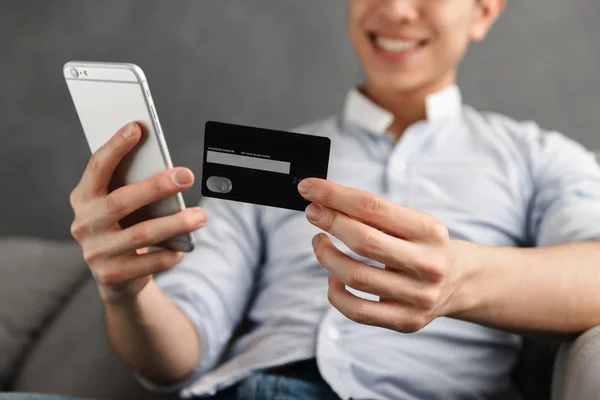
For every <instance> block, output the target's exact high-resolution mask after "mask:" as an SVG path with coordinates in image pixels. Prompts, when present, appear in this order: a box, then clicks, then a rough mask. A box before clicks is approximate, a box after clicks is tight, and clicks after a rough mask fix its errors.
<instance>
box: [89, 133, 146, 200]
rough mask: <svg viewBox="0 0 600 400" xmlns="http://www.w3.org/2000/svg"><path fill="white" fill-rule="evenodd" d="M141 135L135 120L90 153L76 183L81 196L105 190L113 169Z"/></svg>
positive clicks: (90, 195)
mask: <svg viewBox="0 0 600 400" xmlns="http://www.w3.org/2000/svg"><path fill="white" fill-rule="evenodd" d="M141 135H142V129H141V127H140V126H139V125H138V124H137V123H135V122H132V123H129V124H127V125H125V126H123V127H122V128H121V129H119V131H117V133H115V134H114V135H113V137H112V138H111V139H110V140H109V141H108V142H107V143H105V144H104V145H103V146H102V147H100V148H99V149H98V150H96V152H94V154H92V156H91V157H90V160H89V162H88V165H87V167H86V169H85V171H84V173H83V176H82V178H81V181H80V183H79V185H78V188H79V190H80V192H79V195H80V196H81V197H82V198H89V197H92V196H94V195H96V194H98V193H103V192H105V191H106V190H107V188H108V185H109V183H110V180H111V178H112V176H113V173H114V172H115V169H116V168H117V166H118V165H119V163H120V162H121V160H122V159H123V157H125V155H126V154H127V153H129V152H130V151H131V150H132V149H133V148H134V147H135V145H136V144H137V143H138V141H139V140H140V138H141Z"/></svg>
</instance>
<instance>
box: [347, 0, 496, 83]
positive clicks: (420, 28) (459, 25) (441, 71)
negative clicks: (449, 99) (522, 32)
mask: <svg viewBox="0 0 600 400" xmlns="http://www.w3.org/2000/svg"><path fill="white" fill-rule="evenodd" d="M503 1H504V0H350V14H349V34H350V39H351V41H352V44H353V46H354V49H355V51H356V53H357V55H358V57H359V59H360V60H361V62H362V64H363V67H364V69H365V71H366V73H367V78H368V82H369V85H372V86H376V87H379V88H380V89H385V90H394V91H411V90H416V89H419V88H422V87H426V86H431V85H436V84H440V83H441V84H444V83H447V82H445V81H448V80H452V79H454V75H455V71H456V68H457V66H458V64H459V63H460V61H461V60H462V58H463V56H464V54H465V52H466V50H467V47H468V45H469V42H470V41H478V40H482V39H483V38H484V37H485V35H486V33H487V31H488V29H489V27H490V26H491V25H492V23H493V21H494V20H495V18H496V17H497V14H498V12H499V11H500V9H501V5H503ZM490 7H491V9H490Z"/></svg>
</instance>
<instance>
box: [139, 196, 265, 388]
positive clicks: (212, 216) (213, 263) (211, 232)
mask: <svg viewBox="0 0 600 400" xmlns="http://www.w3.org/2000/svg"><path fill="white" fill-rule="evenodd" d="M201 206H202V207H203V208H204V209H205V210H206V211H207V213H208V222H207V224H206V226H205V227H204V228H202V229H199V230H198V231H196V232H194V236H195V239H196V247H195V249H194V250H193V251H192V252H190V253H188V254H186V255H185V257H184V259H183V260H182V261H181V262H180V263H179V264H178V265H176V266H175V267H174V268H172V269H171V270H169V271H167V272H164V273H162V274H160V275H158V276H157V277H156V278H155V281H156V284H157V285H158V287H159V288H160V289H161V290H162V291H163V292H164V293H165V294H166V295H167V296H168V297H169V298H170V299H171V300H172V301H173V302H174V303H175V304H176V305H177V306H178V307H179V308H181V310H183V312H184V313H185V314H186V315H187V317H188V318H189V319H190V320H191V321H192V323H193V324H194V326H195V327H196V329H197V331H198V334H199V336H200V340H201V344H202V358H201V361H200V362H199V364H198V365H197V366H196V368H195V370H194V372H193V373H192V374H191V375H190V376H189V377H188V378H186V379H185V380H183V381H181V382H177V383H175V384H173V385H170V386H158V385H155V384H153V383H152V382H149V381H147V380H145V379H144V378H142V377H141V376H139V375H137V374H135V375H136V378H137V379H138V380H139V381H140V382H141V383H142V385H143V386H145V387H146V388H148V389H150V390H154V391H160V392H171V391H176V390H180V389H182V388H185V387H187V386H189V385H190V384H192V383H193V382H194V381H195V380H196V379H197V378H199V377H200V376H201V375H202V374H204V373H206V372H208V371H210V370H211V369H213V368H214V367H215V365H216V363H217V362H218V360H219V357H220V355H221V353H222V351H223V349H224V347H225V345H226V344H227V342H228V341H229V339H230V338H231V335H232V332H233V331H234V329H235V327H236V326H237V325H238V323H239V322H240V321H241V319H242V317H243V312H244V310H245V307H246V303H247V302H248V300H249V297H250V293H251V292H252V286H253V282H254V274H255V271H256V269H257V266H258V264H259V263H260V260H261V251H262V233H261V230H260V224H259V212H260V210H259V209H258V207H256V206H254V205H252V204H245V203H236V202H230V201H226V200H216V199H210V198H205V199H203V201H202V202H201Z"/></svg>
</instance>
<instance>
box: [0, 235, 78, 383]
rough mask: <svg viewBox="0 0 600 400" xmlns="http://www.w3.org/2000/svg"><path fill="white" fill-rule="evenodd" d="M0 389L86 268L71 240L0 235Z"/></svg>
mask: <svg viewBox="0 0 600 400" xmlns="http://www.w3.org/2000/svg"><path fill="white" fill-rule="evenodd" d="M0 254H1V255H2V256H1V257H0V390H1V389H2V388H3V387H5V386H7V385H8V384H9V380H10V379H11V377H12V376H13V374H14V373H15V369H16V368H17V367H18V366H19V364H20V362H21V361H22V360H23V358H24V356H25V355H26V353H27V351H28V350H29V349H30V347H31V345H32V343H33V342H34V341H35V340H36V338H37V337H38V335H39V333H40V332H41V331H42V330H43V329H44V327H45V326H46V325H47V324H48V323H49V321H50V320H51V319H52V318H53V316H54V315H56V313H57V312H58V310H60V309H61V307H62V306H63V305H64V304H65V302H66V301H68V299H69V297H70V296H71V295H72V294H73V293H74V292H75V291H76V289H77V287H78V286H80V285H81V283H82V282H83V281H84V279H85V278H86V276H88V272H87V271H88V269H87V266H86V264H85V262H84V261H83V258H82V254H81V249H80V247H79V246H78V245H77V244H76V243H75V242H73V241H66V242H56V241H47V240H43V239H34V238H19V237H4V238H0Z"/></svg>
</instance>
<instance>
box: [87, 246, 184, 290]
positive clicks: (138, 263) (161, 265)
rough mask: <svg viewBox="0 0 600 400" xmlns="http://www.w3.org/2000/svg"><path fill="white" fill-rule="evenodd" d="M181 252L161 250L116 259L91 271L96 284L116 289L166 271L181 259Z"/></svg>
mask: <svg viewBox="0 0 600 400" xmlns="http://www.w3.org/2000/svg"><path fill="white" fill-rule="evenodd" d="M183 257H184V255H183V253H182V252H177V251H169V250H161V251H156V252H153V253H147V254H143V255H136V254H128V255H125V256H123V257H116V258H113V259H111V260H110V261H109V262H107V263H104V264H102V266H101V267H100V268H94V269H92V272H93V274H94V278H95V279H96V282H98V283H99V284H101V285H105V286H110V287H113V288H118V287H119V286H122V285H126V284H127V283H129V282H130V281H132V280H134V279H137V278H142V277H144V276H147V275H152V274H156V273H159V272H162V271H165V270H168V269H170V268H172V267H173V266H175V265H176V264H177V263H179V262H180V261H181V260H182V259H183Z"/></svg>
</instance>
